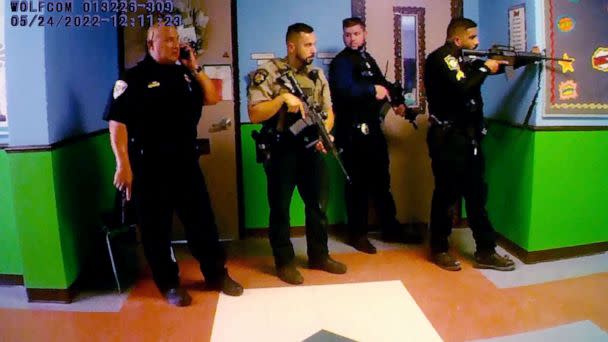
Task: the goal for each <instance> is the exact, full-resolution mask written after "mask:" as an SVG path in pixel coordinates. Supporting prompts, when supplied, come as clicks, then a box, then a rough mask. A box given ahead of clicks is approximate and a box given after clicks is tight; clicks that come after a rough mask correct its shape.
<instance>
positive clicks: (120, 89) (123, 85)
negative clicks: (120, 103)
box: [112, 80, 128, 100]
mask: <svg viewBox="0 0 608 342" xmlns="http://www.w3.org/2000/svg"><path fill="white" fill-rule="evenodd" d="M127 87H128V85H127V82H125V81H123V80H118V81H116V83H114V91H113V92H112V97H114V100H116V99H117V98H118V97H119V96H120V95H122V93H124V92H125V90H127Z"/></svg>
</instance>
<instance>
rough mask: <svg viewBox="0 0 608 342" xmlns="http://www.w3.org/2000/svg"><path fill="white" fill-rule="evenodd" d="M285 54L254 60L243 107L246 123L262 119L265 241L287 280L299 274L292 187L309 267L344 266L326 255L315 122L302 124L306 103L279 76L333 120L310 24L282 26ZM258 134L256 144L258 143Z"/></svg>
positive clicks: (334, 269)
mask: <svg viewBox="0 0 608 342" xmlns="http://www.w3.org/2000/svg"><path fill="white" fill-rule="evenodd" d="M286 44H287V57H286V58H284V59H273V60H271V61H269V62H267V63H265V64H264V65H262V66H260V68H259V69H258V70H256V71H255V72H254V73H253V75H252V76H251V82H250V85H249V88H248V101H249V104H248V112H249V118H250V119H251V122H252V123H262V125H263V128H262V133H261V134H260V136H263V139H264V141H265V144H264V145H266V146H270V147H269V148H268V150H267V151H266V152H267V155H266V158H265V160H263V161H264V169H265V171H266V176H267V180H268V189H267V190H268V203H269V206H270V223H269V224H270V232H269V238H270V245H271V246H272V251H273V255H274V258H275V266H276V268H277V275H278V277H279V278H280V279H281V280H283V281H285V282H287V283H290V284H301V283H302V282H303V281H304V279H303V278H302V275H301V274H300V272H299V271H298V270H297V269H296V267H295V264H294V251H293V246H292V244H291V241H290V239H289V236H290V235H289V207H290V203H291V198H292V195H293V191H294V189H295V187H296V186H297V187H298V191H299V193H300V196H301V197H302V200H303V201H304V204H305V214H306V241H307V253H308V264H309V267H310V268H313V269H320V270H323V271H326V272H330V273H335V274H343V273H346V266H345V265H344V264H342V263H340V262H337V261H335V260H333V259H332V258H330V256H329V252H328V248H327V216H326V214H325V208H324V205H322V204H321V198H322V196H321V191H322V189H323V184H325V183H324V182H325V179H324V178H325V177H326V174H325V168H324V161H323V157H322V155H321V153H320V152H325V149H324V147H323V144H322V143H320V142H316V138H318V134H316V138H315V133H312V134H311V132H316V127H314V126H310V125H307V123H308V122H309V120H308V119H307V116H306V113H307V106H306V105H305V103H303V101H301V100H300V99H299V98H298V97H296V96H295V95H293V94H292V93H290V90H289V88H288V87H286V86H285V84H284V83H283V82H282V77H281V76H283V75H285V74H287V73H290V75H291V76H293V77H294V78H295V79H296V81H297V83H298V84H299V86H300V88H302V91H303V92H304V94H306V95H307V96H308V97H310V98H312V100H313V102H314V104H315V105H317V106H320V107H321V108H322V109H323V110H324V111H325V112H326V113H327V119H326V121H325V126H326V128H327V130H328V131H330V130H331V128H332V126H333V111H332V108H331V97H330V93H329V85H328V83H327V79H326V78H325V75H324V74H323V71H322V70H321V69H319V68H316V67H313V66H312V65H311V63H312V61H313V60H314V56H315V53H316V46H315V44H316V37H315V34H314V32H313V28H312V27H310V26H308V25H306V24H303V23H296V24H293V25H291V26H289V28H288V29H287V34H286ZM259 145H260V144H259V140H258V146H259Z"/></svg>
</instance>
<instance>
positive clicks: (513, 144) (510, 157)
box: [483, 124, 535, 249]
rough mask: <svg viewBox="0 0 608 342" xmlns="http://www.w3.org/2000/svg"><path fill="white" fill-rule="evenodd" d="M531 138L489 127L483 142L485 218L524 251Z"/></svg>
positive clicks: (526, 132) (525, 132) (523, 132)
mask: <svg viewBox="0 0 608 342" xmlns="http://www.w3.org/2000/svg"><path fill="white" fill-rule="evenodd" d="M534 134H535V133H534V132H532V131H529V130H522V129H514V128H511V127H508V126H503V125H500V124H491V125H490V127H489V130H488V135H487V136H486V138H485V140H484V142H483V146H484V150H485V155H486V181H487V183H488V189H489V191H488V205H487V208H488V214H489V216H490V219H491V221H492V223H493V224H494V227H495V228H496V230H497V231H498V232H499V233H501V234H502V235H504V236H505V237H507V238H508V239H509V240H511V241H513V242H515V243H516V244H518V245H519V246H521V247H522V248H524V249H528V244H529V229H530V226H531V207H532V175H533V157H534Z"/></svg>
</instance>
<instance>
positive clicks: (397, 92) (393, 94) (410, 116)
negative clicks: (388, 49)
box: [380, 60, 418, 129]
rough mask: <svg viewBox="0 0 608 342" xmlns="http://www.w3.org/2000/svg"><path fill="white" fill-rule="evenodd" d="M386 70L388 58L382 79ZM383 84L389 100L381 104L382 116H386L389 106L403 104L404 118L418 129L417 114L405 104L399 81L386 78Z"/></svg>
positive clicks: (403, 91)
mask: <svg viewBox="0 0 608 342" xmlns="http://www.w3.org/2000/svg"><path fill="white" fill-rule="evenodd" d="M387 72H388V60H387V61H386V66H385V68H384V80H386V73H387ZM384 86H385V87H386V90H388V93H389V95H390V98H391V100H390V101H386V102H385V103H384V104H383V105H382V108H381V109H380V115H382V117H383V118H384V117H385V116H386V113H388V110H389V107H398V106H399V105H404V106H405V116H404V118H405V119H406V120H408V121H409V122H410V123H411V124H412V125H413V126H414V128H415V129H418V125H417V124H416V116H418V114H416V113H414V111H413V110H411V109H410V108H409V107H408V106H407V105H406V104H405V96H404V95H403V94H404V93H405V90H404V89H403V87H402V86H401V82H399V81H395V82H394V83H391V82H389V81H388V80H386V84H384Z"/></svg>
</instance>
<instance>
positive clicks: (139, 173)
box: [130, 150, 226, 291]
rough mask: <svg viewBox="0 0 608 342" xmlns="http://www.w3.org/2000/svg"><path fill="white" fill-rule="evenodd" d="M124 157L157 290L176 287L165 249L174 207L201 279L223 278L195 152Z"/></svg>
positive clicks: (175, 275)
mask: <svg viewBox="0 0 608 342" xmlns="http://www.w3.org/2000/svg"><path fill="white" fill-rule="evenodd" d="M130 158H131V162H132V165H133V168H134V178H133V197H134V200H135V208H136V212H137V218H138V223H139V225H140V228H141V234H142V244H143V247H144V253H145V255H146V259H147V260H148V264H149V265H150V268H151V269H152V275H153V277H154V281H155V282H156V285H157V286H158V288H159V289H160V290H161V291H165V290H167V289H169V288H174V287H177V286H178V285H179V277H178V273H179V270H178V266H177V262H176V261H175V258H174V256H173V255H172V250H171V224H172V219H173V212H174V210H175V212H176V213H177V216H178V217H179V219H180V220H181V222H182V224H183V225H184V229H185V233H186V238H187V240H188V247H189V248H190V251H191V252H192V255H193V256H194V257H195V258H196V260H198V262H199V263H200V268H201V271H202V273H203V275H204V276H205V280H206V281H213V280H215V279H219V278H220V277H223V276H224V274H226V270H225V268H224V264H225V261H226V256H225V252H224V250H223V247H222V246H221V244H220V242H219V236H218V231H217V226H216V224H215V218H214V215H213V211H212V209H211V203H210V201H209V194H208V193H207V186H206V184H205V179H204V177H203V174H202V172H201V169H200V167H199V164H198V157H197V155H196V154H195V153H190V154H187V155H186V154H185V153H181V154H180V153H176V152H173V151H172V152H165V153H156V152H152V151H151V150H145V151H144V154H142V155H134V154H133V153H130Z"/></svg>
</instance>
